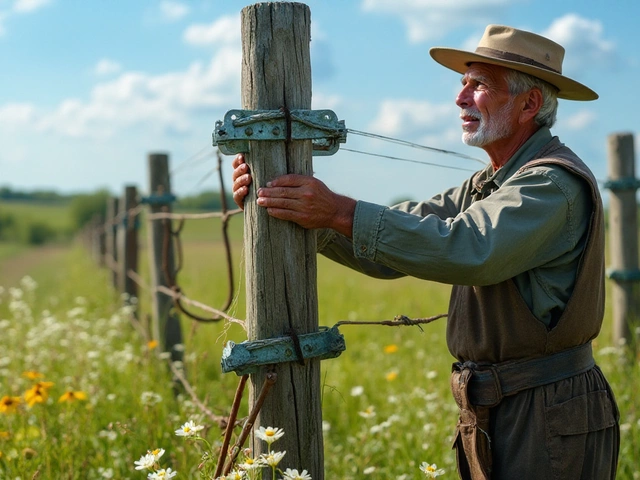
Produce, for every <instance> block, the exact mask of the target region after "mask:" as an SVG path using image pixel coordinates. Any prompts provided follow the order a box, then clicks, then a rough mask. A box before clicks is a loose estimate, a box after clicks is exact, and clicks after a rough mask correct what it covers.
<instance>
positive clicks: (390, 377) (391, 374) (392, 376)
mask: <svg viewBox="0 0 640 480" xmlns="http://www.w3.org/2000/svg"><path fill="white" fill-rule="evenodd" d="M384 378H386V379H387V382H393V381H394V380H395V379H396V378H398V372H396V371H395V370H392V371H390V372H388V373H387V374H386V375H385V376H384Z"/></svg>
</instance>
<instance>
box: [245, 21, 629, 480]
mask: <svg viewBox="0 0 640 480" xmlns="http://www.w3.org/2000/svg"><path fill="white" fill-rule="evenodd" d="M430 53H431V56H432V57H433V58H434V59H435V60H436V61H437V62H439V63H440V64H442V65H444V66H445V67H448V68H450V69H452V70H454V71H456V72H459V73H461V74H462V88H461V89H460V93H459V94H458V96H457V98H456V104H457V105H458V106H459V107H460V119H461V120H462V139H463V141H464V142H465V143H466V144H468V145H473V146H477V147H480V148H482V149H483V150H484V151H485V152H487V154H488V155H489V158H490V160H491V162H490V164H489V165H488V166H487V167H486V168H485V169H483V170H482V171H479V172H477V173H476V174H474V175H473V176H472V177H471V178H470V179H468V180H467V181H466V182H464V183H463V184H462V185H461V186H459V187H457V188H451V189H449V190H447V191H445V192H443V193H442V194H440V195H437V196H435V197H434V198H432V199H431V200H428V201H424V202H421V203H413V202H407V203H403V204H400V205H397V206H395V207H392V208H388V207H384V206H380V205H374V204H371V203H367V202H362V201H356V200H353V199H351V198H348V197H345V196H342V195H338V194H336V193H334V192H332V191H331V190H329V189H328V188H327V187H326V186H325V185H324V184H323V183H322V182H320V181H319V180H317V179H315V178H313V177H306V176H299V175H285V176H282V177H279V178H275V179H273V180H272V181H271V182H269V183H268V184H267V185H266V186H262V187H260V188H258V191H257V203H258V205H260V206H262V207H265V208H266V209H267V212H268V213H269V215H272V216H273V217H276V218H280V219H283V220H290V221H293V222H296V223H298V224H299V225H301V226H303V227H305V228H317V229H322V230H320V231H319V238H318V250H319V252H320V253H322V254H323V255H326V256H327V257H329V258H331V259H333V260H335V261H337V262H340V263H342V264H344V265H347V266H349V267H351V268H354V269H356V270H359V271H361V272H363V273H366V274H368V275H372V276H376V277H381V278H395V277H399V276H403V275H411V276H415V277H419V278H423V279H426V280H434V281H438V282H444V283H449V284H452V285H453V287H452V291H451V300H450V305H449V316H448V321H447V343H448V346H449V350H450V351H451V353H452V355H453V356H454V357H455V358H456V359H457V360H458V362H457V363H455V364H454V368H453V373H452V377H451V388H452V392H453V396H454V398H455V400H456V403H457V404H458V406H459V408H460V417H459V421H458V425H457V431H456V436H455V442H454V447H455V448H456V450H457V458H458V471H459V474H460V477H461V478H463V479H474V480H475V479H489V478H492V479H505V480H507V479H508V480H515V479H527V478H532V479H533V478H535V479H563V480H565V479H594V480H595V479H597V480H602V479H608V478H614V477H615V475H616V466H617V458H618V449H619V428H618V418H619V414H618V410H617V406H616V403H615V399H614V396H613V393H612V392H611V389H610V387H609V385H608V383H607V381H606V379H605V378H604V376H603V374H602V372H601V371H600V369H599V368H598V367H597V366H596V365H595V362H594V360H593V356H592V351H591V340H592V339H593V338H595V337H596V336H597V335H598V333H599V331H600V326H601V323H602V319H603V312H604V233H603V230H604V228H603V207H602V201H601V198H600V195H599V192H598V187H597V184H596V180H595V179H594V177H593V175H592V173H591V172H590V170H589V168H588V167H587V166H586V165H585V164H584V163H583V162H582V161H581V160H580V159H579V158H578V156H577V155H576V154H575V153H573V152H572V151H571V150H570V149H569V148H567V147H566V146H564V145H563V144H562V143H561V142H560V141H559V140H558V138H557V137H553V136H552V135H551V132H550V130H549V129H550V127H552V125H553V124H554V122H555V118H556V111H557V106H558V101H557V99H558V98H563V99H567V100H595V99H597V98H598V96H597V94H596V93H595V92H593V91H592V90H591V89H589V88H588V87H586V86H584V85H582V84H580V83H578V82H576V81H574V80H572V79H570V78H567V77H566V76H564V75H562V60H563V57H564V49H563V48H562V47H561V46H560V45H558V44H556V43H554V42H552V41H550V40H548V39H546V38H544V37H541V36H539V35H535V34H533V33H530V32H526V31H522V30H517V29H514V28H510V27H505V26H498V25H490V26H488V27H487V29H486V31H485V33H484V36H483V37H482V39H481V41H480V43H479V45H478V47H477V49H476V51H475V52H466V51H462V50H456V49H450V48H432V49H431V51H430ZM233 166H234V173H233V179H234V186H233V190H234V199H235V201H236V203H238V205H240V206H242V205H243V201H244V198H245V196H246V195H247V193H248V191H249V190H248V189H249V187H250V185H251V176H250V173H249V171H248V167H247V165H246V164H245V163H244V157H243V156H242V155H238V156H237V157H236V158H235V160H234V162H233Z"/></svg>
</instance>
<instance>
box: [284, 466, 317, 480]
mask: <svg viewBox="0 0 640 480" xmlns="http://www.w3.org/2000/svg"><path fill="white" fill-rule="evenodd" d="M282 474H283V475H284V476H283V477H282V480H311V475H309V474H308V473H307V471H306V470H302V472H301V473H298V470H295V469H291V468H287V469H286V470H285V471H284V472H283V473H282Z"/></svg>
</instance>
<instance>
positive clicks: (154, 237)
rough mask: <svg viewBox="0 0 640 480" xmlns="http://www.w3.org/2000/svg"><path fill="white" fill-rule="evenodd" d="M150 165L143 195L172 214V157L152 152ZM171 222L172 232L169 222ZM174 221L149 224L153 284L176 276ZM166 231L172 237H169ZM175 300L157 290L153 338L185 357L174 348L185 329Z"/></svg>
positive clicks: (153, 207)
mask: <svg viewBox="0 0 640 480" xmlns="http://www.w3.org/2000/svg"><path fill="white" fill-rule="evenodd" d="M148 167H149V193H150V196H149V197H146V198H143V201H144V203H148V204H149V211H150V213H151V214H154V213H161V212H166V213H171V203H172V202H173V200H174V197H173V195H172V194H171V178H170V176H169V156H168V155H167V154H166V153H150V154H149V156H148ZM166 222H168V226H169V232H166V230H165V225H166ZM170 226H171V220H170V219H166V220H153V221H152V222H150V225H149V245H151V249H150V252H149V253H150V258H149V261H150V265H151V285H152V286H153V287H158V286H163V287H168V286H170V285H169V282H170V281H171V280H170V279H167V275H166V274H169V275H175V260H174V252H173V241H172V240H171V236H170V230H171V229H170ZM166 233H168V234H169V238H166ZM172 306H173V300H172V299H171V297H169V296H167V295H165V294H164V293H161V292H158V291H156V292H155V293H154V295H153V305H152V311H153V329H152V330H153V338H157V339H158V340H159V341H160V342H161V345H162V347H163V351H165V352H171V360H172V361H177V360H182V350H180V349H174V347H175V346H176V345H178V344H182V331H181V329H180V318H179V317H178V315H176V313H175V312H174V311H173V309H172Z"/></svg>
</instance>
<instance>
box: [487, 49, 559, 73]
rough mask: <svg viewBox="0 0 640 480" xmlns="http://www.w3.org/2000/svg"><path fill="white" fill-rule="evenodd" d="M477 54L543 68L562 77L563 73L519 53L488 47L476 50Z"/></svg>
mask: <svg viewBox="0 0 640 480" xmlns="http://www.w3.org/2000/svg"><path fill="white" fill-rule="evenodd" d="M476 53H479V54H481V55H486V56H489V57H493V58H497V59H499V60H508V61H510V62H518V63H524V64H527V65H531V66H533V67H538V68H543V69H544V70H548V71H550V72H553V73H557V74H560V75H562V72H560V70H556V69H555V68H551V67H549V66H548V65H545V64H544V63H540V62H536V61H535V60H533V59H532V58H529V57H523V56H522V55H518V54H517V53H511V52H503V51H502V50H495V49H493V48H487V47H478V48H476Z"/></svg>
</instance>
